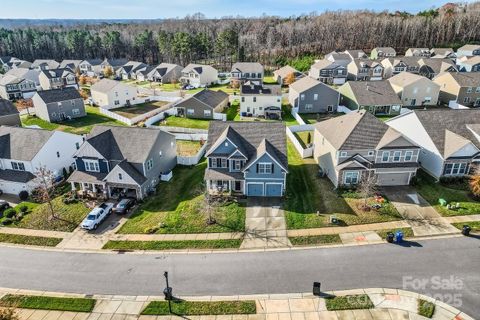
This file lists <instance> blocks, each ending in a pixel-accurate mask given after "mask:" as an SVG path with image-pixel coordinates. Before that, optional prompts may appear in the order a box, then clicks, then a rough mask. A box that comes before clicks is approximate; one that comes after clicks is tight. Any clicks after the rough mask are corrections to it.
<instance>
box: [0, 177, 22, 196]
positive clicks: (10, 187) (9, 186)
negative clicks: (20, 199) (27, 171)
mask: <svg viewBox="0 0 480 320" xmlns="http://www.w3.org/2000/svg"><path fill="white" fill-rule="evenodd" d="M0 190H2V191H3V193H8V194H15V195H18V194H19V193H20V191H22V190H25V189H24V184H22V183H16V182H11V181H4V180H0Z"/></svg>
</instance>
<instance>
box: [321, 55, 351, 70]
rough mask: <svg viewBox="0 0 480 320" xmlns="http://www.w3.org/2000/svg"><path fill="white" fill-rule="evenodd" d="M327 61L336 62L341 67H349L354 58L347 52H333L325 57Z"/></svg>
mask: <svg viewBox="0 0 480 320" xmlns="http://www.w3.org/2000/svg"><path fill="white" fill-rule="evenodd" d="M325 59H326V60H328V61H331V62H335V63H337V64H339V65H341V66H344V67H347V65H348V64H349V63H350V62H351V61H352V57H351V56H350V55H349V54H348V53H346V52H337V51H332V52H330V53H327V54H326V55H325Z"/></svg>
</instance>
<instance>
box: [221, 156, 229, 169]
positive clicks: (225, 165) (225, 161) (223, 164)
mask: <svg viewBox="0 0 480 320" xmlns="http://www.w3.org/2000/svg"><path fill="white" fill-rule="evenodd" d="M220 167H221V168H227V167H228V166H227V159H226V158H221V166H220Z"/></svg>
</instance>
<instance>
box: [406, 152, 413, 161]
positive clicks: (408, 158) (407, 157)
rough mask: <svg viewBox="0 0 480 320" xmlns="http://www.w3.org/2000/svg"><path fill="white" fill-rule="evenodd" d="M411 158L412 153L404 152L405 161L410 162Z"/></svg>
mask: <svg viewBox="0 0 480 320" xmlns="http://www.w3.org/2000/svg"><path fill="white" fill-rule="evenodd" d="M412 158H413V151H407V152H405V161H412Z"/></svg>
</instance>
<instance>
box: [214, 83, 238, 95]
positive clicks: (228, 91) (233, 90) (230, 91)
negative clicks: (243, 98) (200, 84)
mask: <svg viewBox="0 0 480 320" xmlns="http://www.w3.org/2000/svg"><path fill="white" fill-rule="evenodd" d="M208 89H210V90H213V91H220V90H222V91H223V92H225V93H226V94H229V95H234V94H237V95H238V94H240V89H236V88H232V87H231V86H230V84H215V85H213V86H209V87H208Z"/></svg>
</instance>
